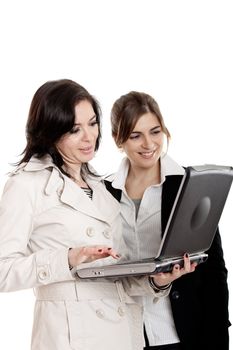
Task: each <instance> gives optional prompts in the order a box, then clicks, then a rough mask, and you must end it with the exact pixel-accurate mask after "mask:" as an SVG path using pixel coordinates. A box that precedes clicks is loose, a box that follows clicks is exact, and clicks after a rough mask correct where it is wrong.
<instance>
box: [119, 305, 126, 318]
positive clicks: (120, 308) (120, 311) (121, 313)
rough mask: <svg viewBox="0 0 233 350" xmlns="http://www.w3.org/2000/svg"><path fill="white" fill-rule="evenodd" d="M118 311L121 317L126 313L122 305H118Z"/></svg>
mask: <svg viewBox="0 0 233 350" xmlns="http://www.w3.org/2000/svg"><path fill="white" fill-rule="evenodd" d="M117 312H118V314H119V315H120V316H121V317H123V316H124V315H125V311H124V309H123V308H122V307H121V306H119V307H118V310H117Z"/></svg>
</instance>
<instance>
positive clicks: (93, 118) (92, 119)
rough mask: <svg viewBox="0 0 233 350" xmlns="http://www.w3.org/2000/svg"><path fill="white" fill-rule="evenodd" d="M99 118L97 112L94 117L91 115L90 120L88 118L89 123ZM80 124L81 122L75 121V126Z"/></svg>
mask: <svg viewBox="0 0 233 350" xmlns="http://www.w3.org/2000/svg"><path fill="white" fill-rule="evenodd" d="M96 119H97V116H96V114H94V115H93V117H91V118H90V119H89V120H88V123H90V122H92V121H94V120H96ZM78 125H81V124H80V123H74V126H78Z"/></svg>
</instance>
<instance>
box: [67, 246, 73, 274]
mask: <svg viewBox="0 0 233 350" xmlns="http://www.w3.org/2000/svg"><path fill="white" fill-rule="evenodd" d="M71 249H72V248H69V250H71ZM68 265H69V270H70V271H71V270H72V269H73V268H74V266H71V265H70V264H69V261H68Z"/></svg>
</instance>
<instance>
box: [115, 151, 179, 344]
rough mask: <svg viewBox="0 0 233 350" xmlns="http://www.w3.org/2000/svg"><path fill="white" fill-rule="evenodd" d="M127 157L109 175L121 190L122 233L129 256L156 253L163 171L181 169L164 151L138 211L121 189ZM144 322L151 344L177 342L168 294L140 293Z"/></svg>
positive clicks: (124, 178) (177, 171)
mask: <svg viewBox="0 0 233 350" xmlns="http://www.w3.org/2000/svg"><path fill="white" fill-rule="evenodd" d="M128 169H129V161H128V159H127V158H124V159H123V160H122V163H121V165H120V167H119V170H118V172H117V173H116V174H114V175H112V176H111V177H110V180H111V181H112V180H113V182H112V186H113V187H114V188H118V189H121V190H122V197H121V217H122V224H123V235H124V239H125V242H126V246H127V249H128V251H127V255H128V258H129V259H130V260H137V259H142V258H147V257H154V256H155V255H157V252H158V249H159V246H160V242H161V230H162V229H161V196H162V184H163V182H164V181H165V177H166V176H167V175H183V174H184V169H183V168H182V167H181V166H179V165H178V164H177V163H176V162H175V161H173V160H172V159H171V158H170V157H169V156H168V155H165V156H163V157H162V158H161V183H160V184H158V185H153V186H150V187H149V188H147V189H146V191H145V192H144V194H143V197H142V199H141V202H140V206H139V209H138V213H137V215H136V208H135V204H134V202H133V200H131V199H130V198H129V196H128V195H127V193H126V190H125V181H126V177H127V174H128ZM141 302H142V303H143V306H144V323H145V328H146V333H147V337H148V340H149V344H150V345H151V346H155V345H164V344H171V343H177V342H179V341H180V340H179V337H178V335H177V332H176V329H175V325H174V320H173V316H172V311H171V305H170V299H169V297H168V296H167V297H164V298H158V299H156V300H155V299H153V298H151V297H148V296H146V297H142V298H141Z"/></svg>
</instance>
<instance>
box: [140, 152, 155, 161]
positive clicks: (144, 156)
mask: <svg viewBox="0 0 233 350" xmlns="http://www.w3.org/2000/svg"><path fill="white" fill-rule="evenodd" d="M154 153H155V150H154V151H146V152H138V154H140V156H141V157H143V158H145V159H150V158H152V157H153V155H154Z"/></svg>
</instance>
